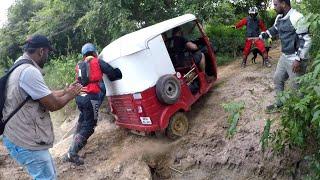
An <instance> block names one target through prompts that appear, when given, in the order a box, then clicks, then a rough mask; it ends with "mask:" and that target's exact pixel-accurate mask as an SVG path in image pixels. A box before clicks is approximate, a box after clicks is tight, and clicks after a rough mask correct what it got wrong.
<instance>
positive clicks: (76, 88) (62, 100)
mask: <svg viewBox="0 0 320 180" xmlns="http://www.w3.org/2000/svg"><path fill="white" fill-rule="evenodd" d="M81 88H82V86H81V85H80V84H74V85H72V86H70V87H68V88H67V89H66V90H65V93H64V95H63V96H57V95H55V94H54V93H51V94H49V95H47V96H45V97H43V98H40V99H39V102H40V103H41V104H42V105H43V106H45V107H46V108H47V109H48V110H49V111H57V110H59V109H61V108H63V107H64V106H65V105H66V104H67V103H68V102H69V101H70V100H72V99H73V98H75V97H76V96H77V95H78V94H79V93H80V91H81ZM62 91H63V90H62Z"/></svg>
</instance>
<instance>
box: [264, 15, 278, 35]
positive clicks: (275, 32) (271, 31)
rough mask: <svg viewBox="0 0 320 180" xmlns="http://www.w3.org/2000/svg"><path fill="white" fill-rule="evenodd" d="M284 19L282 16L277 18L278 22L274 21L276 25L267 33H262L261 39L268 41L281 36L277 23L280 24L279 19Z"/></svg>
mask: <svg viewBox="0 0 320 180" xmlns="http://www.w3.org/2000/svg"><path fill="white" fill-rule="evenodd" d="M280 17H282V16H281V15H278V16H277V17H276V20H275V21H274V24H273V26H272V27H271V28H269V29H268V30H267V31H265V32H261V34H260V36H259V37H260V38H263V39H268V38H272V37H275V36H277V35H278V34H279V31H278V27H277V22H278V19H279V18H280Z"/></svg>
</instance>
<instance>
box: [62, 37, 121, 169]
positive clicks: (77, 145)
mask: <svg viewBox="0 0 320 180" xmlns="http://www.w3.org/2000/svg"><path fill="white" fill-rule="evenodd" d="M81 54H82V56H83V60H82V61H80V62H79V63H78V64H77V66H76V73H77V80H78V82H79V83H81V84H82V85H83V88H82V90H81V93H80V94H79V95H78V96H77V97H76V103H77V106H78V109H79V110H80V115H79V119H78V122H77V127H76V132H75V134H74V137H73V141H72V144H71V146H70V148H69V151H68V152H67V153H66V154H65V155H64V161H66V162H72V163H74V164H76V165H82V164H83V163H84V162H83V160H82V159H81V158H80V157H79V155H78V152H79V151H80V150H81V149H82V148H83V147H84V146H85V145H86V144H87V140H88V138H89V137H90V136H91V135H92V134H93V133H94V128H95V126H96V125H97V119H98V110H99V106H100V104H99V101H100V99H99V94H100V91H101V89H100V85H99V83H100V82H101V80H102V75H103V73H104V74H106V75H107V77H108V79H109V80H110V81H115V80H118V79H121V78H122V74H121V71H120V70H119V69H118V68H113V67H112V66H110V65H109V64H108V63H106V62H104V61H103V60H101V59H99V58H98V55H97V50H96V47H95V46H94V45H93V44H91V43H86V44H85V45H83V46H82V49H81Z"/></svg>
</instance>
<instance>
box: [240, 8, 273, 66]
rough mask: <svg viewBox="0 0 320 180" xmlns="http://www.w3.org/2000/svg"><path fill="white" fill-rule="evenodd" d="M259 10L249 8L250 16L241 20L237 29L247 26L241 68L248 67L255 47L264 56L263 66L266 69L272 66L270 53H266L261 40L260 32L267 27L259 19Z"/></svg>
mask: <svg viewBox="0 0 320 180" xmlns="http://www.w3.org/2000/svg"><path fill="white" fill-rule="evenodd" d="M257 15H258V8H257V7H251V8H249V16H248V17H245V18H243V19H242V20H240V21H239V22H238V23H237V24H236V25H235V28H236V29H240V28H242V27H243V26H246V27H247V29H246V42H245V46H244V50H243V56H242V59H243V60H242V63H241V67H243V68H244V67H246V63H247V57H248V55H249V53H250V50H251V46H252V45H255V46H256V47H257V48H258V49H259V51H260V52H261V53H262V55H263V65H264V66H266V67H271V64H270V62H269V59H268V53H267V51H266V48H265V45H264V42H263V40H262V39H259V35H260V30H262V31H266V26H265V25H264V23H263V21H262V20H261V19H259V18H258V17H257Z"/></svg>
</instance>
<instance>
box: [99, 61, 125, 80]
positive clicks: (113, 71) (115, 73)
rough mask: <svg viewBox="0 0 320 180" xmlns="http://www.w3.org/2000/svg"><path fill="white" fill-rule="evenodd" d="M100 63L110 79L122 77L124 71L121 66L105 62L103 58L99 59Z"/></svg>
mask: <svg viewBox="0 0 320 180" xmlns="http://www.w3.org/2000/svg"><path fill="white" fill-rule="evenodd" d="M99 64H100V68H101V71H102V72H103V73H104V74H106V75H107V76H108V78H109V80H110V81H115V80H119V79H121V78H122V73H121V71H120V69H119V68H113V67H112V66H110V64H108V63H106V62H104V61H103V60H101V59H99Z"/></svg>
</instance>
